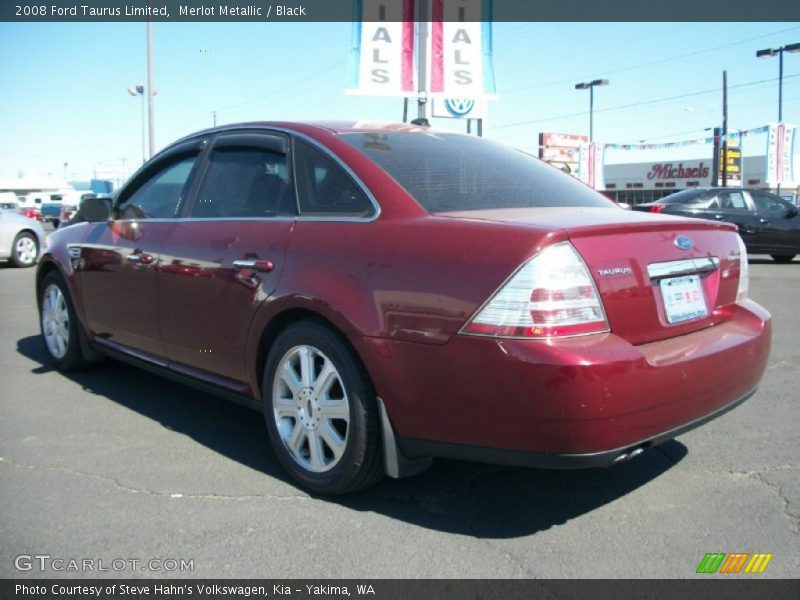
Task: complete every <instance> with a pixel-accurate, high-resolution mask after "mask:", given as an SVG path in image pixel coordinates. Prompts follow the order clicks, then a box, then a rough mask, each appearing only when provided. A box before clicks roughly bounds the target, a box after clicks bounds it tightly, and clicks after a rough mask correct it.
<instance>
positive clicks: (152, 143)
mask: <svg viewBox="0 0 800 600" xmlns="http://www.w3.org/2000/svg"><path fill="white" fill-rule="evenodd" d="M147 5H148V7H149V6H150V2H149V1H148V3H147ZM155 95H156V93H155V91H153V23H152V21H150V20H149V19H148V21H147V125H148V133H149V149H150V153H149V155H148V156H153V154H155V153H156V131H155V125H154V122H155V119H154V117H153V96H155Z"/></svg>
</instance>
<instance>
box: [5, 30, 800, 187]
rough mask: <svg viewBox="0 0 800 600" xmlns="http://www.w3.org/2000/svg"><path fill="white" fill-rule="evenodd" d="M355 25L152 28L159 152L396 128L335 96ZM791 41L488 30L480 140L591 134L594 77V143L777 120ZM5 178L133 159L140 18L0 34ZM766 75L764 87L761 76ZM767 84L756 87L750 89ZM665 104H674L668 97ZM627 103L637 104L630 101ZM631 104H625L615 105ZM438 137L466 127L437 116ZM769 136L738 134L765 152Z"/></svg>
mask: <svg viewBox="0 0 800 600" xmlns="http://www.w3.org/2000/svg"><path fill="white" fill-rule="evenodd" d="M350 27H351V25H350V24H349V23H288V24H281V23H242V24H223V23H203V24H201V23H191V24H190V23H155V24H154V25H153V39H154V43H153V49H154V63H155V68H154V83H155V85H156V87H157V88H158V90H159V91H158V95H157V96H156V98H155V106H156V109H155V118H156V144H157V146H158V147H162V146H164V145H166V144H168V143H169V142H171V141H173V140H175V139H177V138H178V137H180V136H182V135H185V134H187V133H191V132H192V131H196V130H198V129H202V128H205V127H208V126H210V125H211V122H212V121H211V119H212V117H211V112H212V111H213V110H216V111H217V114H218V122H219V123H229V122H238V121H248V120H272V119H287V120H293V119H309V118H326V119H330V118H352V119H371V120H386V121H399V120H400V119H401V116H402V100H400V99H397V98H375V97H371V98H370V97H357V96H348V95H345V93H344V84H345V75H346V65H347V57H348V49H349V44H350ZM795 42H800V23H626V24H614V23H496V24H495V25H494V64H495V72H496V79H497V87H498V93H499V100H497V101H494V102H492V103H491V104H490V113H489V119H488V122H487V134H488V137H490V138H492V139H496V140H498V141H501V142H505V143H508V144H511V145H514V146H516V147H519V148H522V149H525V150H528V151H531V152H533V151H535V149H536V145H537V143H538V138H537V136H538V133H539V132H540V131H558V132H566V133H582V134H585V133H587V132H588V106H589V98H588V93H587V92H581V91H577V90H575V89H574V84H575V83H578V82H581V81H587V80H590V79H596V78H605V79H609V80H610V85H609V86H607V87H602V88H598V89H596V93H595V122H594V137H595V139H596V140H597V141H599V142H608V143H637V142H639V141H640V140H646V141H647V142H648V143H663V142H670V141H679V140H688V139H695V138H699V137H703V136H704V135H707V134H706V133H704V132H703V129H704V128H707V127H713V126H716V125H719V124H720V123H721V119H722V116H721V114H722V111H721V104H722V98H721V96H722V95H721V82H722V71H723V69H727V71H728V84H729V86H730V91H729V128H730V129H749V128H755V127H758V126H761V125H764V124H766V123H767V122H770V121H776V120H777V112H778V108H777V95H778V83H777V75H778V59H777V57H775V58H771V59H757V58H756V57H755V52H756V50H758V49H761V48H769V47H778V46H780V45H785V44H790V43H795ZM0 64H2V67H0V90H2V92H0V132H2V134H1V135H0V177H15V176H16V175H17V174H18V173H19V172H20V171H26V172H29V173H31V172H38V173H39V174H42V175H46V174H48V173H52V174H53V175H55V176H61V175H63V174H64V171H65V169H64V166H63V165H64V163H68V166H67V169H66V172H67V174H68V176H70V177H73V176H75V177H77V178H79V179H80V178H86V177H89V176H91V173H92V168H93V166H94V165H95V164H96V163H98V162H102V163H106V164H120V163H121V162H122V161H123V160H124V161H125V164H126V165H134V166H138V164H139V163H141V120H140V119H141V113H140V103H139V102H140V100H139V99H138V98H134V97H131V96H129V95H128V93H127V92H126V89H127V88H128V87H131V86H135V85H136V84H141V83H144V82H145V78H146V63H145V25H144V23H130V24H128V23H102V24H88V23H78V24H70V23H45V24H30V23H2V24H0ZM764 80H766V81H764ZM758 82H761V83H758ZM783 85H784V88H783V92H784V96H783V98H784V102H783V113H784V121H785V122H787V123H795V124H800V54H785V55H784V84H783ZM669 98H671V99H669ZM629 105H636V106H629ZM622 106H628V107H627V108H618V107H622ZM434 125H435V126H440V127H448V128H458V129H461V130H463V127H464V125H463V124H462V123H456V122H452V121H446V120H437V121H435V122H434ZM765 144H766V141H765V139H764V138H763V137H756V138H752V139H746V140H745V141H744V153H745V154H746V155H753V154H762V153H763V147H764V145H765ZM706 154H707V155H708V156H709V157H710V155H711V151H710V149H709V148H707V147H704V146H693V147H689V148H678V149H671V150H668V151H667V150H663V151H649V152H647V153H644V152H633V151H611V152H609V153H608V155H607V159H608V160H609V161H610V162H633V161H638V160H650V159H652V160H664V159H674V160H678V159H685V158H690V157H697V158H703V157H705V155H706Z"/></svg>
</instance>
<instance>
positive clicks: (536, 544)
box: [0, 257, 800, 578]
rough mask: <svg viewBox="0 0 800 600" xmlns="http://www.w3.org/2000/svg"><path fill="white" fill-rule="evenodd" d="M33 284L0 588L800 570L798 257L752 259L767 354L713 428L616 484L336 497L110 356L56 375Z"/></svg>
mask: <svg viewBox="0 0 800 600" xmlns="http://www.w3.org/2000/svg"><path fill="white" fill-rule="evenodd" d="M33 280H34V270H33V269H28V270H19V269H13V268H10V267H7V266H5V265H0V340H1V342H0V364H2V372H3V376H2V384H1V385H0V540H2V543H0V577H4V578H9V577H14V578H17V577H76V576H82V577H87V576H89V577H91V576H98V575H100V576H120V575H121V576H134V577H140V576H143V577H153V576H155V577H162V576H171V577H217V578H227V577H270V578H284V577H287V578H288V577H291V578H317V577H325V578H327V577H335V578H350V577H357V578H373V577H375V578H378V577H380V578H393V577H400V578H406V577H421V578H461V577H467V578H505V577H511V578H515V577H523V578H531V577H556V578H572V577H591V578H605V577H633V578H638V577H646V578H664V577H670V578H671V577H677V578H683V577H694V576H695V570H696V568H697V566H698V564H699V563H700V561H701V559H702V558H703V556H704V555H705V554H706V553H707V552H726V553H732V552H751V553H755V552H763V553H772V554H773V558H772V561H771V562H770V564H769V566H768V568H767V570H766V571H765V573H764V574H763V575H739V576H738V577H750V578H752V577H783V578H795V577H797V574H798V573H800V426H799V425H800V402H799V401H798V400H799V399H800V393H798V384H800V379H799V378H798V373H800V334H798V331H800V259H795V261H794V262H793V263H792V264H788V265H777V264H774V263H772V261H770V260H769V259H762V258H760V257H751V280H750V296H751V297H752V298H753V299H755V300H756V301H758V302H760V303H761V304H763V305H764V306H765V307H766V308H767V309H769V310H770V312H772V314H773V317H774V339H773V350H772V356H771V359H770V361H769V367H768V371H767V373H766V375H765V378H764V380H763V382H762V385H761V388H760V390H759V392H758V393H757V394H756V395H755V396H754V397H753V398H751V399H750V400H748V401H747V402H746V403H745V404H743V405H742V406H740V407H738V408H737V409H735V410H734V411H733V412H731V413H728V414H727V415H725V416H724V417H722V418H720V419H718V420H716V421H714V422H712V423H710V424H707V425H706V426H704V427H702V428H700V429H697V430H694V431H692V432H690V433H688V434H685V435H683V436H681V437H680V438H678V439H677V440H675V441H672V442H668V443H666V444H664V445H663V446H661V447H660V448H658V449H655V450H650V451H648V452H645V453H644V454H643V455H642V456H640V457H638V458H637V459H635V460H633V461H631V462H629V463H627V464H623V465H620V466H618V467H615V468H613V469H608V470H591V471H569V472H555V471H540V470H528V469H520V468H508V467H497V466H489V465H479V464H470V463H459V462H450V461H437V462H436V463H435V464H434V467H433V468H432V469H431V470H430V471H428V472H427V473H425V474H423V475H421V476H418V477H415V478H411V479H404V480H389V479H386V480H384V481H383V482H382V483H380V484H379V485H378V486H376V487H375V488H374V489H371V490H369V491H367V492H365V493H362V494H360V495H357V496H352V497H347V498H343V499H336V500H330V499H325V498H315V497H311V496H309V495H308V494H307V493H305V492H303V491H301V490H299V489H298V488H297V487H296V486H295V485H293V484H292V483H291V482H290V481H289V480H288V478H287V477H286V476H285V475H284V474H283V472H282V470H281V469H280V467H279V465H278V462H277V460H276V459H275V457H274V456H273V454H272V452H271V450H270V447H269V444H268V441H267V437H266V430H265V427H264V424H263V420H262V418H261V416H260V415H259V414H256V413H254V412H252V411H249V410H247V409H244V408H240V407H238V406H235V405H231V404H228V403H226V402H225V401H223V400H218V399H216V398H214V397H211V396H208V395H205V394H203V393H200V392H196V391H194V390H191V389H188V388H185V387H182V386H180V385H178V384H175V383H171V382H169V381H166V380H164V379H161V378H159V377H157V376H154V375H150V374H148V373H145V372H142V371H139V370H137V369H134V368H132V367H129V366H126V365H123V364H119V363H115V362H112V361H107V362H106V363H105V364H104V365H102V366H100V367H98V368H94V369H92V370H88V371H85V372H81V373H77V374H70V375H68V376H65V375H62V374H60V373H57V372H55V371H53V370H52V369H51V368H50V367H49V366H47V363H46V358H45V350H44V347H43V345H42V343H41V342H40V339H39V335H38V323H37V315H36V311H35V302H34V296H33ZM20 555H47V556H50V557H51V558H53V559H55V558H60V559H64V560H65V561H69V560H70V559H76V560H79V561H80V560H83V559H91V560H94V561H96V562H94V563H93V564H94V565H95V566H96V567H97V566H99V564H100V563H99V562H97V561H103V563H102V564H103V565H105V566H106V567H110V566H112V565H113V564H114V563H113V561H116V560H122V561H124V564H125V566H124V569H123V570H121V571H120V572H115V571H114V570H113V569H112V570H110V571H105V572H98V571H96V570H95V571H86V572H82V573H81V572H74V571H58V570H54V569H53V568H52V567H53V564H51V563H48V568H45V569H44V570H42V569H41V568H40V566H41V563H37V562H33V564H31V568H30V569H29V570H22V571H21V570H18V569H17V568H16V567H15V557H18V556H20ZM132 560H138V561H141V562H139V563H137V564H136V566H135V567H133V566H131V565H132V563H131V561H132ZM150 560H156V561H160V563H153V564H151V565H149V566H150V567H152V568H150V570H142V568H143V566H142V565H143V563H147V562H148V561H150ZM170 560H175V561H181V560H183V561H185V562H189V561H191V564H192V567H193V570H188V567H187V570H184V571H180V570H178V571H167V570H166V569H168V568H169V567H171V566H174V563H172V562H167V561H170ZM16 562H17V563H18V564H19V561H18V560H17V561H16ZM26 564H29V563H26V562H24V561H23V563H22V566H23V567H25V566H26ZM59 564H60V563H59ZM64 564H68V563H64ZM122 564H123V563H119V562H117V563H116V565H117V566H120V565H122ZM178 564H179V563H178ZM159 565H160V566H159ZM144 568H145V569H147V567H144ZM706 577H709V576H708V575H706ZM712 577H713V576H712ZM718 577H731V576H723V575H718Z"/></svg>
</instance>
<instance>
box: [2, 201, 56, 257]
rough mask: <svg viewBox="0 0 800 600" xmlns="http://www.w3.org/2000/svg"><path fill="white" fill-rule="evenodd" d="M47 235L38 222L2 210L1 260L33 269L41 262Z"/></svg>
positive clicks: (14, 212) (11, 211) (13, 212)
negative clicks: (38, 261)
mask: <svg viewBox="0 0 800 600" xmlns="http://www.w3.org/2000/svg"><path fill="white" fill-rule="evenodd" d="M44 241H45V233H44V229H42V226H41V224H40V223H38V222H37V221H34V220H33V219H29V218H28V217H25V216H23V215H21V214H19V213H18V212H16V211H15V210H8V209H4V208H0V260H10V261H11V263H12V264H13V265H15V266H17V267H32V266H33V265H35V264H36V261H37V260H39V255H40V254H41V250H42V246H43V245H44Z"/></svg>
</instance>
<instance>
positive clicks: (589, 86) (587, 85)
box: [575, 79, 608, 144]
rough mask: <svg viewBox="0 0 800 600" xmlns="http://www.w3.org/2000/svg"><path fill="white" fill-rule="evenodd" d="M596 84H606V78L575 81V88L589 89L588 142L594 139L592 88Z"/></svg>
mask: <svg viewBox="0 0 800 600" xmlns="http://www.w3.org/2000/svg"><path fill="white" fill-rule="evenodd" d="M598 85H608V79H595V80H594V81H589V82H587V83H576V84H575V89H576V90H589V143H590V144H591V143H592V140H593V139H594V131H593V129H594V88H595V87H596V86H598Z"/></svg>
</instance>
